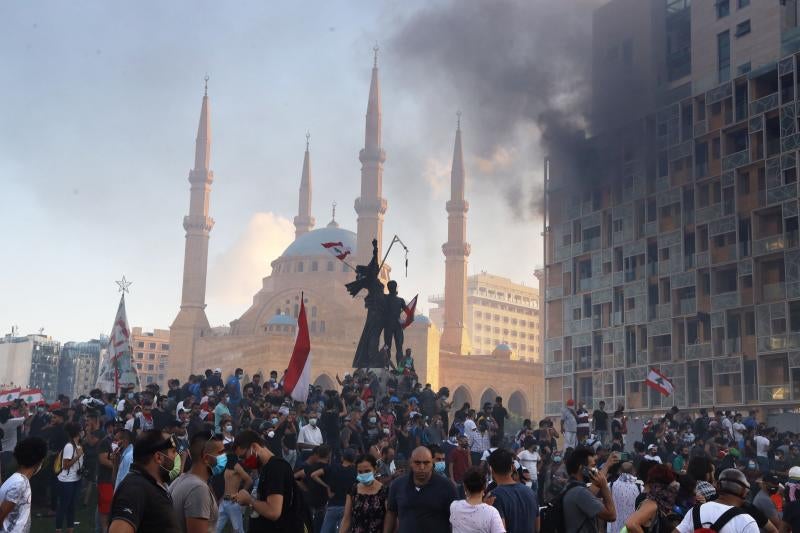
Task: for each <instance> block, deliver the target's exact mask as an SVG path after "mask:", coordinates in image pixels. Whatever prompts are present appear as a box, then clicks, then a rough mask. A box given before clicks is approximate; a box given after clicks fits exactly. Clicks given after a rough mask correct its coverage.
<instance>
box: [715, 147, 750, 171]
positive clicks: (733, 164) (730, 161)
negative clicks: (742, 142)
mask: <svg viewBox="0 0 800 533" xmlns="http://www.w3.org/2000/svg"><path fill="white" fill-rule="evenodd" d="M749 162H750V151H749V150H747V149H745V150H742V151H740V152H734V153H732V154H730V155H726V156H725V157H723V158H722V170H723V171H725V170H733V169H734V168H738V167H741V166H743V165H746V164H748V163H749Z"/></svg>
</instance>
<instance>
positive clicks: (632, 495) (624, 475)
mask: <svg viewBox="0 0 800 533" xmlns="http://www.w3.org/2000/svg"><path fill="white" fill-rule="evenodd" d="M608 488H609V490H610V491H611V498H612V499H613V500H614V509H615V510H616V511H617V520H616V521H615V522H611V523H610V524H609V525H608V531H613V532H614V533H616V532H618V531H620V530H621V529H622V528H623V527H625V521H626V520H628V518H629V517H630V516H631V515H632V514H633V513H634V511H636V499H637V498H638V497H639V494H641V493H642V491H643V489H644V484H643V483H642V482H641V481H640V480H639V479H637V478H636V474H635V471H634V468H633V462H632V461H624V462H623V463H622V464H620V466H619V477H617V479H615V480H614V481H613V482H611V484H610V485H609V487H608ZM667 533H669V532H667Z"/></svg>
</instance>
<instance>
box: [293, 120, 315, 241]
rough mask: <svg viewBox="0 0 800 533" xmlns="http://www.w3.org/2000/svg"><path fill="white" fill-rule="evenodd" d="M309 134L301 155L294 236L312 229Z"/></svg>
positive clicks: (313, 221)
mask: <svg viewBox="0 0 800 533" xmlns="http://www.w3.org/2000/svg"><path fill="white" fill-rule="evenodd" d="M310 138H311V134H309V133H306V154H305V156H304V157H303V175H302V176H301V177H300V206H299V207H298V209H297V216H296V217H294V237H295V238H297V237H299V236H300V235H302V234H304V233H308V232H309V231H311V230H312V229H314V223H315V220H314V217H312V216H311V160H310V159H309V155H308V140H309V139H310Z"/></svg>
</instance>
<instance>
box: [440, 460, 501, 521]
mask: <svg viewBox="0 0 800 533" xmlns="http://www.w3.org/2000/svg"><path fill="white" fill-rule="evenodd" d="M485 488H486V476H485V474H484V472H483V469H482V468H480V467H477V466H472V467H470V468H469V470H467V472H466V473H465V474H464V495H465V496H466V499H464V500H456V501H454V502H453V503H451V504H450V525H451V526H453V533H505V531H506V528H505V526H504V525H503V520H502V519H501V518H500V513H499V512H498V511H497V509H495V508H494V507H492V506H491V505H488V504H486V503H484V501H483V491H484V489H485Z"/></svg>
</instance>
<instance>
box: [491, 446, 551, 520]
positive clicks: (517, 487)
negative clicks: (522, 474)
mask: <svg viewBox="0 0 800 533" xmlns="http://www.w3.org/2000/svg"><path fill="white" fill-rule="evenodd" d="M513 465H514V456H513V455H512V454H511V452H509V451H508V450H504V449H502V448H498V449H497V450H495V451H494V452H492V454H491V455H490V456H489V466H490V467H491V468H492V478H493V479H494V481H495V483H497V487H495V489H494V490H492V492H491V495H492V496H493V497H494V498H495V500H494V503H493V504H492V505H494V507H495V508H496V509H497V510H498V512H499V513H500V518H502V519H503V523H504V524H505V526H506V531H507V532H508V533H522V532H524V533H531V532H533V533H536V517H537V516H538V515H539V506H538V505H537V503H536V494H535V493H534V492H533V491H532V490H531V489H529V488H528V487H526V486H525V485H524V484H522V483H520V482H518V481H516V480H515V479H514V478H513V477H511V471H512V470H513V468H514V466H513Z"/></svg>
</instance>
